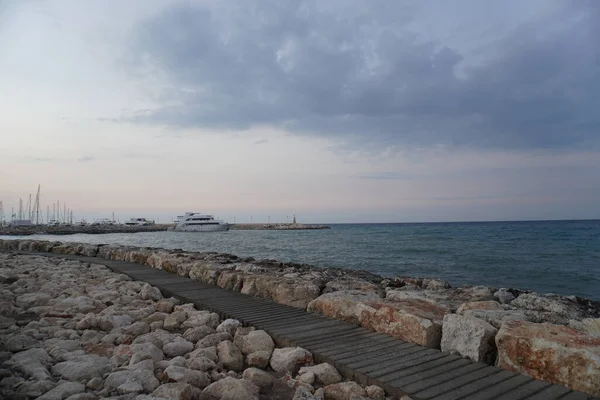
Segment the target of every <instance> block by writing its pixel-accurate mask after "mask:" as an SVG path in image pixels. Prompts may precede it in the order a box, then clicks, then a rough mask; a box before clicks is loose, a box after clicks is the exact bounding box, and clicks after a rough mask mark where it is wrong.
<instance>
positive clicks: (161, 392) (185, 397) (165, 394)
mask: <svg viewBox="0 0 600 400" xmlns="http://www.w3.org/2000/svg"><path fill="white" fill-rule="evenodd" d="M193 393H194V391H193V389H192V386H191V385H189V384H187V383H183V382H177V383H165V384H164V385H160V386H159V387H158V388H157V389H156V390H155V391H154V392H152V394H151V396H152V397H157V398H161V399H173V400H190V399H191V398H192V394H193Z"/></svg>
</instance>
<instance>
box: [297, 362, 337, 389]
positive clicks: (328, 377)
mask: <svg viewBox="0 0 600 400" xmlns="http://www.w3.org/2000/svg"><path fill="white" fill-rule="evenodd" d="M308 372H312V373H313V374H315V377H316V380H317V382H320V383H322V384H323V386H327V385H331V384H332V383H338V382H341V381H342V377H341V376H340V374H339V372H338V371H337V369H335V367H334V366H333V365H331V364H327V363H322V364H318V365H312V366H309V367H302V368H300V370H299V371H298V373H299V374H301V375H302V374H305V373H308ZM309 383H310V382H309Z"/></svg>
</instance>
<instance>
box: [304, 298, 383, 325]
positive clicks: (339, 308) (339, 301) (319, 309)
mask: <svg viewBox="0 0 600 400" xmlns="http://www.w3.org/2000/svg"><path fill="white" fill-rule="evenodd" d="M378 300H381V297H380V296H379V295H378V294H377V293H376V292H362V291H359V290H348V291H336V292H331V293H326V294H323V295H321V296H319V297H317V298H316V299H314V300H312V301H311V302H310V303H308V307H307V310H308V311H310V312H314V313H319V314H322V315H325V316H326V317H329V318H336V319H341V320H343V321H346V322H350V323H354V324H358V323H359V320H360V308H359V307H358V306H359V304H361V303H364V302H371V301H378Z"/></svg>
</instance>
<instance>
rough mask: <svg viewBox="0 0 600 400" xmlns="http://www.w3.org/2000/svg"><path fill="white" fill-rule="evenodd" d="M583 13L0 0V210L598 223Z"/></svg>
mask: <svg viewBox="0 0 600 400" xmlns="http://www.w3.org/2000/svg"><path fill="white" fill-rule="evenodd" d="M598 38H600V2H597V1H595V0H564V1H563V0H528V1H522V0H504V1H501V2H500V1H491V0H490V1H486V0H483V1H482V0H457V1H452V2H448V1H445V0H428V1H417V0H414V1H413V0H406V1H398V0H394V1H392V0H327V1H322V0H307V1H301V0H195V1H194V0H188V1H177V0H173V1H166V0H144V1H142V0H131V1H122V0H105V1H88V0H55V1H51V0H48V1H44V0H0V110H1V118H0V149H1V156H0V200H2V201H3V203H4V209H5V212H7V213H10V208H11V207H15V208H17V207H18V203H19V198H20V197H22V198H23V199H24V201H25V202H27V200H28V196H29V193H35V190H36V188H37V185H38V184H41V185H42V205H43V208H44V209H45V205H46V204H52V202H54V201H56V200H60V201H61V203H62V202H65V203H66V204H67V206H68V207H69V208H73V209H74V210H75V211H74V212H75V215H76V216H85V217H87V218H88V219H90V218H95V217H100V216H107V217H109V216H110V215H111V213H112V212H115V214H116V216H117V217H118V218H128V217H131V216H142V215H143V216H151V217H155V218H160V219H161V220H163V221H165V220H170V219H171V217H173V216H174V215H177V214H179V213H181V212H183V211H205V212H211V213H215V214H217V215H218V216H220V217H223V218H225V219H227V220H229V221H231V222H232V220H233V217H236V221H237V222H241V221H249V220H250V217H251V216H252V217H253V221H258V220H265V221H266V220H267V218H268V216H271V220H285V218H286V216H291V214H292V213H294V212H295V213H296V214H297V215H298V218H299V220H300V221H301V222H395V221H397V222H402V221H460V220H462V221H464V220H510V219H555V218H557V219H559V218H600V208H599V206H598V205H599V204H600V41H599V40H598Z"/></svg>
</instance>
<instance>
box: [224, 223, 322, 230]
mask: <svg viewBox="0 0 600 400" xmlns="http://www.w3.org/2000/svg"><path fill="white" fill-rule="evenodd" d="M230 229H232V230H253V231H258V230H272V231H289V230H307V229H330V227H329V226H327V225H314V224H261V223H255V224H232V225H231V228H230Z"/></svg>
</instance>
